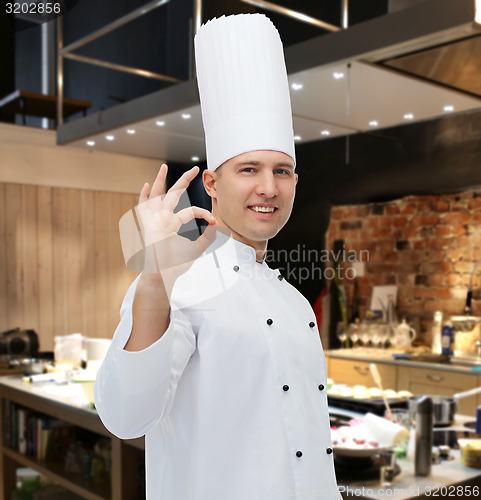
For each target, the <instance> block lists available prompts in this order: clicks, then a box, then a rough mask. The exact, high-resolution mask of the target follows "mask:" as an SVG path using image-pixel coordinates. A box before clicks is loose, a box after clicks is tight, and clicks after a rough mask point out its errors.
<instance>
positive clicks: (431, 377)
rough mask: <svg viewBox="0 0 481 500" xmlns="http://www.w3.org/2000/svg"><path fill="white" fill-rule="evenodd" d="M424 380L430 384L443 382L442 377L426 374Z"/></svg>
mask: <svg viewBox="0 0 481 500" xmlns="http://www.w3.org/2000/svg"><path fill="white" fill-rule="evenodd" d="M426 378H427V379H428V380H431V381H432V382H442V381H443V380H444V377H442V376H440V375H430V374H427V375H426Z"/></svg>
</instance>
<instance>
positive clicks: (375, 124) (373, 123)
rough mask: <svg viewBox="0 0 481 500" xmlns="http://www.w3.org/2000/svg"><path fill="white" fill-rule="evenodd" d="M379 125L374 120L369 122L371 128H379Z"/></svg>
mask: <svg viewBox="0 0 481 500" xmlns="http://www.w3.org/2000/svg"><path fill="white" fill-rule="evenodd" d="M378 125H379V123H378V122H377V121H376V120H372V121H370V122H369V126H371V127H377V126H378Z"/></svg>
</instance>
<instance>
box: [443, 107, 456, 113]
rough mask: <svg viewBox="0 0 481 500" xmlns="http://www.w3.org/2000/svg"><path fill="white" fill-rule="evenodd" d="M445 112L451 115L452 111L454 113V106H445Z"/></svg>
mask: <svg viewBox="0 0 481 500" xmlns="http://www.w3.org/2000/svg"><path fill="white" fill-rule="evenodd" d="M444 111H446V112H447V113H449V112H450V111H454V106H451V105H449V106H444Z"/></svg>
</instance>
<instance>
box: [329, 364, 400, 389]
mask: <svg viewBox="0 0 481 500" xmlns="http://www.w3.org/2000/svg"><path fill="white" fill-rule="evenodd" d="M369 365H370V363H369V362H368V361H357V360H350V359H340V358H332V357H331V358H330V360H329V365H328V372H327V374H328V377H329V378H332V380H334V383H336V384H348V385H351V386H353V385H365V386H366V387H375V386H376V383H375V382H374V380H373V378H372V375H371V372H370V371H369ZM377 367H378V370H379V373H380V375H381V378H382V385H383V387H384V389H396V369H397V367H396V366H394V365H388V364H383V363H377Z"/></svg>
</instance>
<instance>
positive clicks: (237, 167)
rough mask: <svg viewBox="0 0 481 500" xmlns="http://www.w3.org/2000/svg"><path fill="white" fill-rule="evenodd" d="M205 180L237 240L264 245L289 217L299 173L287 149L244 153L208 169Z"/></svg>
mask: <svg viewBox="0 0 481 500" xmlns="http://www.w3.org/2000/svg"><path fill="white" fill-rule="evenodd" d="M203 180H204V186H205V189H206V191H207V193H208V194H209V196H211V198H212V213H213V215H214V216H215V218H216V219H217V222H218V224H219V225H220V226H224V227H227V228H229V229H230V231H231V232H232V237H233V238H234V239H236V240H238V241H241V242H243V243H246V244H248V245H250V246H253V247H254V248H256V249H259V248H262V246H264V247H265V245H266V244H267V240H269V239H270V238H272V237H274V236H275V235H276V234H277V233H278V232H279V231H280V230H281V229H282V227H283V226H284V225H285V223H286V222H287V220H288V219H289V216H290V214H291V211H292V206H293V203H294V196H295V192H296V184H297V174H295V173H294V162H293V161H292V158H291V157H290V156H288V155H286V154H285V153H281V152H279V151H267V150H262V151H251V152H249V153H243V154H241V155H238V156H235V157H234V158H231V159H230V160H228V161H226V162H225V163H223V164H222V165H221V166H220V167H219V168H218V169H217V170H216V171H214V172H213V171H210V170H205V171H204V174H203Z"/></svg>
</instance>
